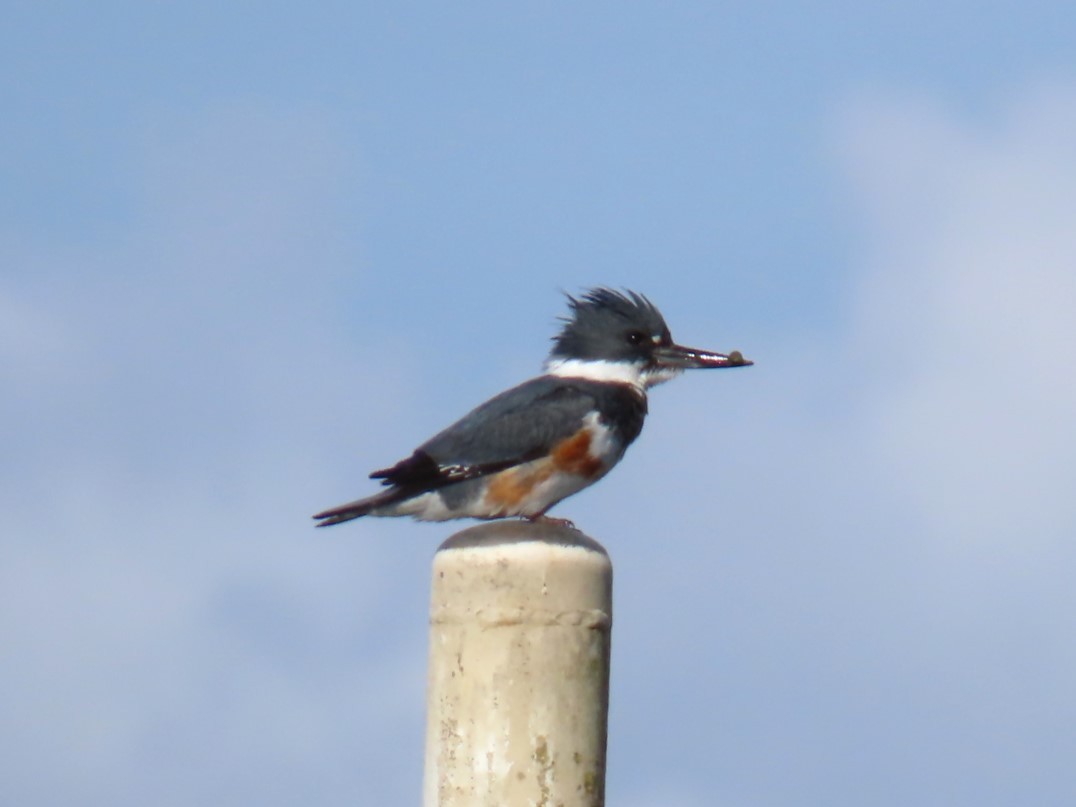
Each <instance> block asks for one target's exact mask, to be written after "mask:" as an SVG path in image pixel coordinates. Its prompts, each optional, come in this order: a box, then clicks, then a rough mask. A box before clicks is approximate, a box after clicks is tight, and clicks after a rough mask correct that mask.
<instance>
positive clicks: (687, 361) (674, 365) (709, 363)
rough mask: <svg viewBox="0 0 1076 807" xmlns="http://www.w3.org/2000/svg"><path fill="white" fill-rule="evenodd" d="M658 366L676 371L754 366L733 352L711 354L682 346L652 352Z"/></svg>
mask: <svg viewBox="0 0 1076 807" xmlns="http://www.w3.org/2000/svg"><path fill="white" fill-rule="evenodd" d="M654 359H655V360H656V361H657V363H658V366H660V367H668V368H670V369H676V370H692V369H704V368H707V367H747V366H748V365H751V364H754V362H753V361H750V360H749V359H745V358H744V357H743V354H742V353H741V352H740V351H738V350H734V351H732V352H731V353H728V354H725V353H712V352H711V351H709V350H699V349H697V348H693V347H684V346H683V345H666V346H663V347H659V348H658V349H657V350H655V351H654Z"/></svg>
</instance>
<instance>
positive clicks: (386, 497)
mask: <svg viewBox="0 0 1076 807" xmlns="http://www.w3.org/2000/svg"><path fill="white" fill-rule="evenodd" d="M409 495H411V494H410V493H409V492H408V491H405V490H402V489H401V488H390V489H389V490H386V491H382V492H381V493H378V494H377V495H375V496H368V497H366V498H365V499H356V500H355V501H353V502H348V503H347V504H341V505H340V506H339V507H333V508H331V509H329V510H324V511H322V512H320V513H317V514H316V515H315V516H314V518H315V519H317V522H318V523H317V524H315V525H314V526H316V527H331V526H332V525H333V524H343V523H344V522H345V521H351V520H352V519H355V518H360V517H362V516H365V515H367V514H369V513H370V512H371V511H372V510H376V509H377V508H379V507H385V506H387V505H390V504H395V503H396V502H398V501H401V500H403V499H406V498H407V497H408V496H409Z"/></svg>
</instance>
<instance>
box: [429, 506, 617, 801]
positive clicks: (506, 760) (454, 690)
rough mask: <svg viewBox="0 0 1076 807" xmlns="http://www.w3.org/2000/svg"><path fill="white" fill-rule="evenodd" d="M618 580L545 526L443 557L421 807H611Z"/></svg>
mask: <svg viewBox="0 0 1076 807" xmlns="http://www.w3.org/2000/svg"><path fill="white" fill-rule="evenodd" d="M612 583H613V569H612V564H611V563H610V561H609V556H608V555H607V554H606V552H605V550H604V549H603V548H602V546H601V545H600V544H599V543H597V542H596V541H594V540H593V539H591V538H588V537H587V536H585V535H584V534H583V533H581V532H578V531H577V530H573V529H569V528H567V527H561V526H557V525H553V524H548V523H535V524H531V523H525V522H510V521H503V522H500V521H499V522H492V523H489V524H482V525H480V526H477V527H472V528H470V529H467V530H464V531H462V532H459V533H456V534H455V535H453V536H452V537H451V538H449V539H448V540H447V541H445V542H444V543H443V544H442V545H441V547H440V548H439V549H438V550H437V554H436V556H435V557H434V561H433V587H432V591H431V602H430V661H429V665H430V666H429V683H428V690H427V723H426V771H425V797H424V805H425V807H533V806H534V805H543V807H544V806H545V805H548V807H553V805H563V806H564V807H602V806H603V805H604V804H605V741H606V728H607V725H608V707H609V637H610V627H611V625H612V613H613V612H612V589H613V586H612Z"/></svg>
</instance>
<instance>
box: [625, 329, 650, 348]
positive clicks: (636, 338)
mask: <svg viewBox="0 0 1076 807" xmlns="http://www.w3.org/2000/svg"><path fill="white" fill-rule="evenodd" d="M645 341H646V334H645V333H643V332H642V331H628V344H629V345H641V344H642V343H643V342H645Z"/></svg>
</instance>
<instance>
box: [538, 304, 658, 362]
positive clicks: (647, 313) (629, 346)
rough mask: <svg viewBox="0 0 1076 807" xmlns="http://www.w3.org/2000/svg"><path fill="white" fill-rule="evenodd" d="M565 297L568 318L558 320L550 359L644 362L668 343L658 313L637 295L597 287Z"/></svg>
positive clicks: (651, 305) (652, 305)
mask: <svg viewBox="0 0 1076 807" xmlns="http://www.w3.org/2000/svg"><path fill="white" fill-rule="evenodd" d="M566 296H567V297H568V308H569V310H570V316H568V317H562V318H561V320H562V321H563V322H564V327H563V328H561V331H560V333H558V334H557V335H556V336H555V337H553V350H552V351H551V352H550V359H583V360H604V361H628V362H645V361H646V360H647V359H648V358H649V356H650V353H651V351H652V350H653V348H654V346H655V345H659V344H671V343H672V336H671V335H670V333H669V327H668V326H667V325H666V324H665V318H664V317H662V316H661V312H660V311H658V309H657V308H656V307H655V306H654V304H653V303H651V302H650V301H649V300H648V299H646V297H644V296H643V295H641V294H639V293H637V292H634V291H629V290H627V289H625V290H624V291H622V292H620V291H614V290H613V289H609V288H605V287H603V286H600V287H597V288H593V289H588V290H587V291H585V292H584V293H583V294H582V295H580V296H579V297H572V296H571V295H570V294H569V295H566Z"/></svg>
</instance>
